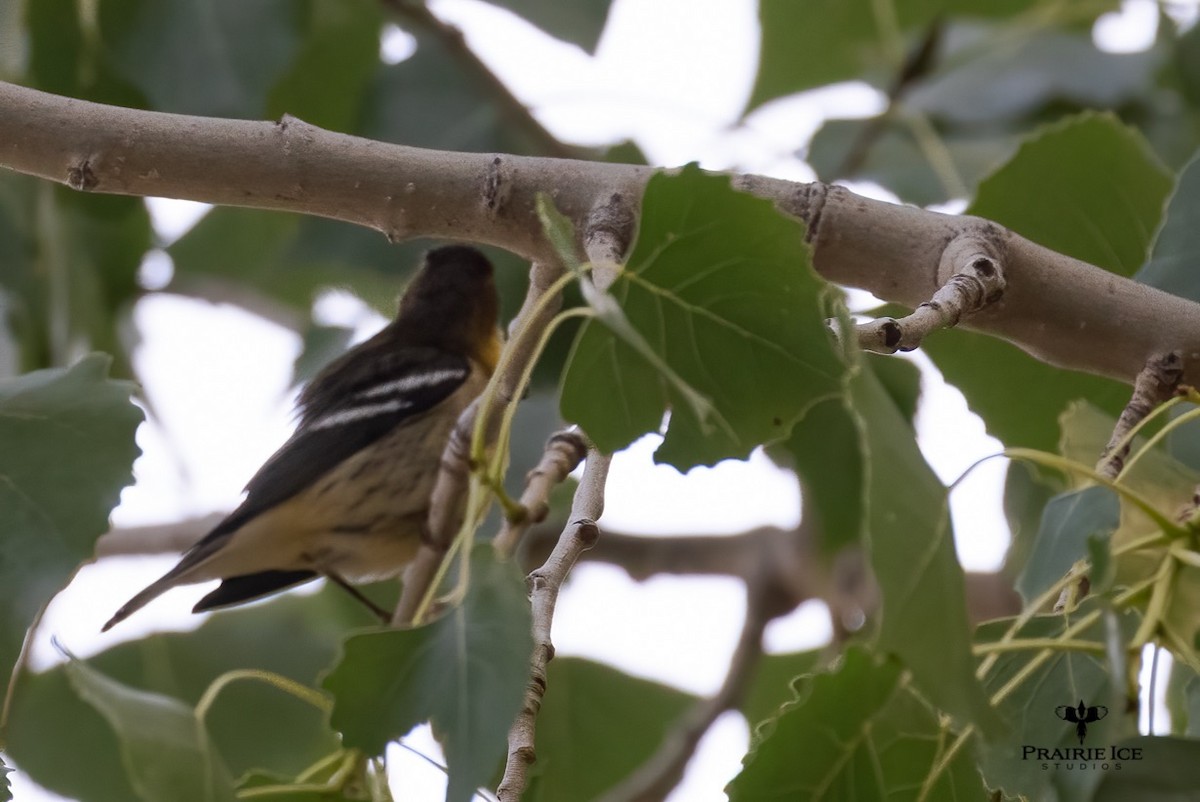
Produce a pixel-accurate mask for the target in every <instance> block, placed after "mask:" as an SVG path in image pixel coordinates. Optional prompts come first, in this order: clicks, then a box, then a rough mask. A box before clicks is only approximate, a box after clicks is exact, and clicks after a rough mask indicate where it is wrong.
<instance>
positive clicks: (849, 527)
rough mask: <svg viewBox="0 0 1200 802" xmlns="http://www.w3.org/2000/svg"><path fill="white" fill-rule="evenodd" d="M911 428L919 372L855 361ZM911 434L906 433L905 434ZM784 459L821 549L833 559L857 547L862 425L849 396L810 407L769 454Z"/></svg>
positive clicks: (861, 521)
mask: <svg viewBox="0 0 1200 802" xmlns="http://www.w3.org/2000/svg"><path fill="white" fill-rule="evenodd" d="M857 358H858V359H859V360H860V362H861V364H860V365H859V370H860V371H869V372H870V373H871V374H872V375H873V376H874V377H875V378H876V380H878V381H879V383H880V387H881V388H882V389H883V391H884V393H885V394H886V395H887V396H888V398H889V399H890V400H891V401H892V403H893V404H895V405H896V406H897V407H898V409H899V411H900V413H901V415H903V416H904V418H905V421H906V422H907V423H908V424H909V425H910V426H911V423H912V418H913V415H914V414H915V413H916V405H917V398H918V397H919V395H920V391H921V385H920V372H919V371H918V370H917V368H916V366H915V365H913V364H912V363H911V362H907V361H905V360H903V359H896V358H893V357H881V356H878V355H875V354H867V355H862V356H859V357H857ZM910 432H911V429H910ZM775 451H776V453H778V452H780V451H782V452H785V453H786V454H788V455H789V457H790V461H791V464H792V466H793V467H794V469H795V470H796V473H797V474H798V475H799V477H800V481H801V489H802V492H803V494H804V498H805V503H806V504H808V506H809V508H810V510H811V512H812V513H813V514H814V515H815V516H816V519H817V521H818V525H819V529H818V531H819V532H820V533H821V548H822V550H823V551H824V552H825V553H826V554H835V553H836V552H837V551H838V550H839V549H841V548H842V547H844V546H847V545H850V544H855V543H860V542H861V541H862V537H863V527H864V525H865V521H866V506H867V498H868V497H867V495H866V492H867V467H866V463H867V451H868V446H867V442H866V433H865V432H864V431H863V425H862V421H861V420H860V417H859V415H858V414H857V413H856V412H855V411H854V409H853V408H852V406H851V404H850V398H849V396H844V397H841V398H833V399H829V400H827V401H821V402H818V403H817V404H815V405H814V406H813V407H812V408H811V409H809V411H808V412H807V413H805V415H804V417H803V418H801V419H800V421H799V422H798V423H797V424H796V426H795V427H794V428H793V429H792V434H791V436H790V437H789V438H788V439H787V440H785V441H783V443H781V444H780V446H779V448H777V449H775Z"/></svg>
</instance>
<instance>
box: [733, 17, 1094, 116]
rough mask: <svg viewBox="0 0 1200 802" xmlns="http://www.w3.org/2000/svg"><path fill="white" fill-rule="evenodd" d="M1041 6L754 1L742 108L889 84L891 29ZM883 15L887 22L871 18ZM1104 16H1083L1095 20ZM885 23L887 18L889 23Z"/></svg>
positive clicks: (910, 32)
mask: <svg viewBox="0 0 1200 802" xmlns="http://www.w3.org/2000/svg"><path fill="white" fill-rule="evenodd" d="M1039 4H1044V5H1050V6H1052V5H1053V4H1052V3H1042V2H1041V0H1003V1H1002V2H997V1H996V0H897V2H893V3H889V4H888V5H887V6H886V7H884V6H880V5H878V4H875V3H872V2H871V0H810V2H806V3H796V2H792V1H791V0H761V2H760V3H759V11H758V18H759V23H760V24H761V27H762V55H761V56H760V58H759V67H758V76H757V78H756V79H755V83H754V91H753V92H752V94H751V96H750V103H749V106H748V107H749V108H751V109H753V108H756V107H758V106H761V105H762V104H763V103H766V102H767V101H769V100H773V99H775V98H778V97H783V96H784V95H790V94H793V93H795V92H800V91H803V90H805V89H813V88H815V87H818V86H821V85H824V84H831V83H837V82H839V81H851V80H866V81H869V82H871V83H873V84H875V85H877V86H884V85H886V84H889V83H890V82H891V81H892V73H894V72H896V71H897V70H898V69H899V67H900V65H899V64H897V63H893V62H892V60H890V59H888V58H887V56H886V53H887V45H888V44H889V38H888V37H889V33H890V31H891V30H892V25H893V24H895V25H896V26H898V28H899V31H900V32H901V33H902V34H904V37H903V39H902V41H901V45H905V44H907V43H908V38H909V37H912V36H916V35H920V34H921V33H922V32H923V31H924V30H925V28H927V27H928V26H929V25H930V24H932V23H933V22H934V21H935V20H937V19H939V18H940V17H942V16H943V15H945V14H961V15H969V16H972V17H981V16H983V17H993V16H995V17H999V16H1012V15H1014V14H1016V13H1017V12H1018V11H1021V10H1023V9H1025V8H1028V7H1030V6H1035V5H1039ZM883 8H886V10H887V13H888V15H889V16H888V17H885V18H883V19H880V18H878V17H877V16H876V12H877V11H878V10H879V9H883ZM1103 10H1104V9H1103V8H1099V7H1097V8H1094V9H1093V8H1090V7H1089V9H1088V11H1089V12H1091V13H1092V15H1093V16H1094V15H1099V14H1100V13H1101V12H1102V11H1103ZM890 15H894V19H893V18H891V16H890Z"/></svg>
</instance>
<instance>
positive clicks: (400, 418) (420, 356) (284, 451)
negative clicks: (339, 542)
mask: <svg viewBox="0 0 1200 802" xmlns="http://www.w3.org/2000/svg"><path fill="white" fill-rule="evenodd" d="M364 345H370V342H368V343H364ZM361 347H362V346H360V348H361ZM363 356H366V355H365V354H360V355H359V357H360V358H358V359H355V360H353V361H350V362H346V363H341V364H339V363H335V364H334V365H332V366H331V368H333V369H334V372H333V373H332V374H331V375H326V374H322V376H324V377H325V378H326V379H327V380H328V383H327V384H326V385H325V389H324V390H323V391H322V392H320V394H316V395H314V394H312V393H309V392H306V393H305V394H303V395H302V396H301V401H300V403H301V418H300V426H299V427H298V428H297V430H296V433H295V434H294V435H292V437H291V439H289V440H288V441H287V442H286V443H284V444H283V446H282V447H281V448H280V449H279V450H278V451H276V452H275V454H274V455H273V456H272V457H271V458H270V459H269V460H267V462H266V463H265V464H264V465H263V466H262V468H260V469H259V471H258V473H256V474H255V475H254V478H252V479H251V480H250V482H249V484H247V485H246V500H245V501H243V502H242V503H241V505H240V506H239V507H238V508H237V509H236V510H234V511H233V512H232V513H230V514H229V515H228V516H227V517H226V518H225V519H224V520H223V521H221V522H220V523H219V524H217V526H216V527H215V528H214V529H213V530H212V531H211V532H209V533H208V535H206V536H205V537H204V539H203V540H201V541H200V542H198V543H197V544H196V545H195V546H193V547H192V549H191V550H190V551H189V552H188V554H187V555H185V557H184V560H183V561H181V562H180V565H179V569H180V570H182V569H184V568H186V567H190V566H192V565H195V564H196V563H198V562H200V561H201V560H203V559H204V558H206V557H207V556H208V555H209V554H211V553H212V552H213V551H215V550H216V549H217V548H218V547H219V546H220V544H221V543H222V542H223V541H224V538H225V536H227V535H228V534H230V533H232V532H234V531H236V530H237V529H238V528H239V527H241V526H242V525H243V524H245V523H246V522H247V521H249V520H250V519H252V518H254V517H255V516H257V515H260V514H262V513H263V512H265V511H267V510H269V509H271V508H272V507H274V506H276V505H278V504H281V503H282V502H284V501H286V500H287V499H289V498H291V497H292V496H294V495H296V494H297V493H300V492H301V491H303V490H305V489H306V488H308V487H309V486H310V485H312V484H313V483H314V482H316V481H317V480H318V479H319V478H320V477H321V476H323V475H324V474H325V473H327V472H328V471H330V470H332V469H333V467H334V466H335V465H337V464H339V463H341V462H342V461H343V460H346V459H348V458H349V457H351V456H353V455H354V454H356V453H358V452H359V451H361V450H362V449H364V448H366V447H367V446H369V445H370V444H371V443H373V442H375V441H376V440H378V439H380V438H381V437H383V436H384V435H386V434H388V433H389V432H391V431H392V430H394V429H395V428H396V427H397V426H401V425H403V424H404V423H406V422H409V421H412V420H413V419H415V418H417V417H419V416H420V415H421V414H422V413H424V412H426V411H428V410H429V409H431V408H433V407H434V406H436V405H437V404H438V403H439V402H441V401H443V400H445V399H446V398H447V397H449V396H450V395H451V394H452V393H453V392H454V391H455V390H457V389H458V388H459V387H460V386H461V385H462V383H463V382H464V381H466V379H467V377H468V375H469V374H470V371H471V365H470V362H468V360H467V359H466V358H465V357H462V356H457V355H454V354H449V353H446V352H444V351H438V350H435V349H431V348H404V349H390V350H387V351H383V352H381V353H379V354H377V355H375V358H366V359H364V358H362V357H363ZM343 359H345V357H343ZM327 370H328V369H327ZM321 380H322V377H321V376H319V377H318V378H317V379H314V380H313V384H314V385H315V384H317V383H318V382H320V381H321Z"/></svg>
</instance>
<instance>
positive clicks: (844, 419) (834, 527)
mask: <svg viewBox="0 0 1200 802" xmlns="http://www.w3.org/2000/svg"><path fill="white" fill-rule="evenodd" d="M783 448H784V449H786V450H787V453H788V454H789V455H790V456H791V458H792V463H793V467H794V468H795V471H796V473H797V474H798V475H799V477H800V483H801V488H802V492H803V495H804V501H805V515H809V514H812V515H814V516H815V519H816V525H817V527H818V529H817V530H816V531H818V532H820V533H821V548H822V550H823V551H825V552H826V553H828V554H835V553H836V552H837V551H838V550H839V549H840V548H841V547H843V546H846V545H849V544H852V543H858V542H860V541H861V539H862V535H863V524H864V520H865V506H866V505H865V496H864V491H865V490H866V464H865V463H866V459H867V458H866V454H865V449H864V443H863V432H862V428H861V421H860V420H859V418H858V416H857V415H855V414H854V411H853V410H852V409H850V407H849V405H848V403H847V401H846V399H844V398H832V399H829V400H828V401H821V402H819V403H817V404H814V405H813V407H812V408H811V409H809V410H808V412H807V413H805V415H804V417H803V418H801V419H800V421H799V422H798V423H797V424H796V426H795V427H794V428H793V429H792V435H791V437H789V438H788V439H787V440H786V441H784V443H783Z"/></svg>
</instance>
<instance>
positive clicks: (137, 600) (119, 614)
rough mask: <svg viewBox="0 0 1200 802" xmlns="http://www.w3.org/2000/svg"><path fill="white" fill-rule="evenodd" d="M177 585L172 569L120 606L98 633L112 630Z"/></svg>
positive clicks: (176, 575)
mask: <svg viewBox="0 0 1200 802" xmlns="http://www.w3.org/2000/svg"><path fill="white" fill-rule="evenodd" d="M177 584H179V574H178V572H177V571H176V570H174V569H172V570H171V571H169V572H167V574H166V575H165V576H163V577H162V578H161V579H159V580H157V581H155V582H152V583H151V584H150V585H149V586H148V587H147V588H146V589H145V590H143V591H142V592H141V593H139V594H137V595H136V596H134V597H133V598H132V599H130V600H129V601H127V602H125V604H123V605H122V606H121V609H120V610H117V611H116V612H115V613H113V617H112V618H110V619H108V623H106V624H105V625H104V626H102V627H100V631H101V632H108V630H110V629H112V628H113V627H114V626H116V625H117V624H119V623H121V622H122V621H124V620H125V619H126V618H128V617H129V616H131V615H133V614H134V613H136V612H137V611H138V610H140V609H142V608H143V607H145V606H146V605H147V604H149V603H150V602H152V601H154V600H155V599H157V598H158V597H159V596H161V595H162V594H164V593H166V592H167V591H168V590H170V589H171V588H173V587H175V586H176V585H177Z"/></svg>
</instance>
